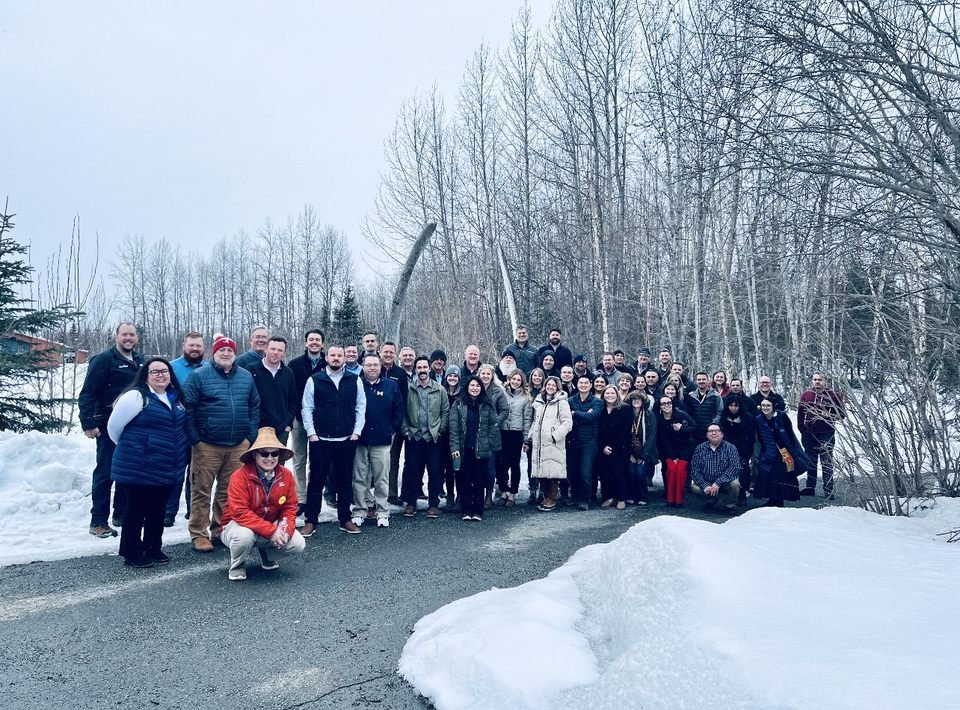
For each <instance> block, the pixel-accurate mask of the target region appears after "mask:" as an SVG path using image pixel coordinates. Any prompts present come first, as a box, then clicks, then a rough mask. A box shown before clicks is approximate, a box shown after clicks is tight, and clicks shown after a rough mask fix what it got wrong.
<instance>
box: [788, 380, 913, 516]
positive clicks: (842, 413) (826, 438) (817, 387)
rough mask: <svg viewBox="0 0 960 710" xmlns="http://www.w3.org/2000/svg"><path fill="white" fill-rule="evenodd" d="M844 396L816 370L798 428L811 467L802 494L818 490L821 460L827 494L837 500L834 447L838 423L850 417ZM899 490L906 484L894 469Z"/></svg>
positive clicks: (802, 404) (800, 408) (801, 405)
mask: <svg viewBox="0 0 960 710" xmlns="http://www.w3.org/2000/svg"><path fill="white" fill-rule="evenodd" d="M846 416H847V414H846V410H845V409H844V406H843V395H842V394H841V393H840V392H837V391H836V390H832V389H828V388H827V376H826V375H824V374H823V373H822V372H814V373H813V377H812V378H811V381H810V387H808V388H807V389H806V390H804V391H803V394H801V395H800V401H799V402H798V403H797V429H798V430H799V431H800V442H801V444H803V450H804V451H805V452H806V454H807V458H809V459H810V463H811V466H810V468H809V469H807V485H806V487H805V488H804V489H803V490H801V491H800V495H802V496H812V495H815V494H816V490H817V463H819V464H820V467H821V473H822V476H823V495H824V497H825V498H826V499H827V500H833V447H834V439H835V437H836V432H837V422H839V421H840V420H841V419H844V418H846ZM893 473H894V476H895V482H896V483H897V492H898V493H900V492H901V488H902V487H903V485H902V482H901V481H900V480H899V476H900V473H899V472H897V471H894V472H893Z"/></svg>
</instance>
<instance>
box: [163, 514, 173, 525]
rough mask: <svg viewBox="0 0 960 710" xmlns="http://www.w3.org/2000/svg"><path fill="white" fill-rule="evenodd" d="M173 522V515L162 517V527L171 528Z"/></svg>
mask: <svg viewBox="0 0 960 710" xmlns="http://www.w3.org/2000/svg"><path fill="white" fill-rule="evenodd" d="M173 523H174V516H172V515H168V516H167V517H165V518H164V519H163V527H165V528H172V527H173Z"/></svg>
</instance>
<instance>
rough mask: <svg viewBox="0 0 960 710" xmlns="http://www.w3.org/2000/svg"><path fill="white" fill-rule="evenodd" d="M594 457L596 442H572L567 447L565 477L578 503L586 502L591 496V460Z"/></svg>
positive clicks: (592, 460) (595, 455)
mask: <svg viewBox="0 0 960 710" xmlns="http://www.w3.org/2000/svg"><path fill="white" fill-rule="evenodd" d="M596 457H597V444H596V442H592V443H588V444H581V443H579V442H574V443H573V444H571V445H570V446H568V447H567V478H569V479H570V488H571V493H572V495H573V498H574V500H576V501H577V502H578V503H586V502H587V501H588V500H589V499H590V498H591V497H592V496H593V462H594V460H595V459H596Z"/></svg>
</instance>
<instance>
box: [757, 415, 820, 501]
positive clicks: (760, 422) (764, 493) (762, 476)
mask: <svg viewBox="0 0 960 710" xmlns="http://www.w3.org/2000/svg"><path fill="white" fill-rule="evenodd" d="M755 422H756V428H757V440H758V441H759V442H760V454H759V455H758V456H757V478H756V481H755V482H754V484H753V495H754V497H755V498H766V499H767V502H766V503H764V506H770V507H773V508H782V507H783V503H784V501H788V500H793V501H796V500H800V484H799V483H798V482H797V477H798V476H800V475H801V474H803V473H806V472H807V471H808V470H810V459H808V458H807V455H806V453H804V451H803V447H802V446H800V442H799V441H797V435H796V434H795V433H794V431H793V424H791V423H790V418H789V417H788V416H787V415H786V413H785V412H778V411H777V410H775V409H774V408H773V402H772V401H771V400H769V399H766V398H764V399H761V400H760V414H758V415H757V416H756V418H755Z"/></svg>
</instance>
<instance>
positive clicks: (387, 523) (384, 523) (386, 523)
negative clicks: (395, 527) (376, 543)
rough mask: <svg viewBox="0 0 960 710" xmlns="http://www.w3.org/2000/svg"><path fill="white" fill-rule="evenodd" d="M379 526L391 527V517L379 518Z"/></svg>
mask: <svg viewBox="0 0 960 710" xmlns="http://www.w3.org/2000/svg"><path fill="white" fill-rule="evenodd" d="M377 527H378V528H389V527H390V518H377Z"/></svg>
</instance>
